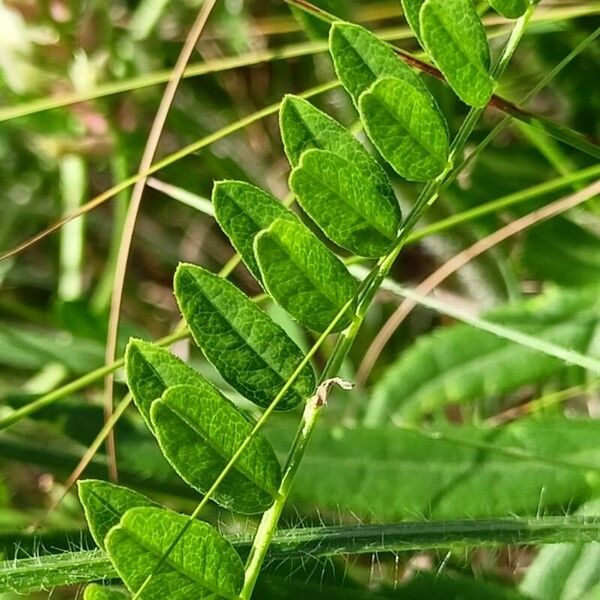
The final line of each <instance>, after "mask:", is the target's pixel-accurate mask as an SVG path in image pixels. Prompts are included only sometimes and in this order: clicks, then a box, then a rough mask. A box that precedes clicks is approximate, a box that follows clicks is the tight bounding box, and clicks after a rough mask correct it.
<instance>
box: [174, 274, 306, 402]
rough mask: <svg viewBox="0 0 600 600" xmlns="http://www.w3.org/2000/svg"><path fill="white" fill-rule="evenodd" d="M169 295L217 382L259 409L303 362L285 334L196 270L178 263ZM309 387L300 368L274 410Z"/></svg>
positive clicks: (231, 289)
mask: <svg viewBox="0 0 600 600" xmlns="http://www.w3.org/2000/svg"><path fill="white" fill-rule="evenodd" d="M175 296H176V298H177V302H178V303H179V307H180V309H181V312H182V314H183V316H184V317H185V320H186V321H187V323H188V326H189V328H190V331H191V332H192V335H193V336H194V339H195V340H196V343H197V344H198V346H200V348H201V349H202V351H203V352H204V354H205V356H206V358H207V359H208V360H209V361H210V362H211V363H212V364H213V365H214V366H215V368H216V369H217V371H219V373H220V374H221V376H222V377H223V379H225V381H227V382H228V383H229V384H230V385H231V386H232V387H234V388H235V389H236V390H237V391H238V392H239V393H240V394H242V395H243V396H245V397H246V398H247V399H248V400H250V401H252V402H254V403H256V404H258V405H259V406H262V407H265V408H266V407H267V406H269V404H270V403H271V402H272V401H273V399H274V398H275V396H276V395H277V393H278V392H279V390H281V388H282V387H283V386H284V384H285V382H286V381H287V380H288V379H289V377H290V376H291V375H292V374H293V373H294V371H295V370H296V368H297V367H298V365H299V364H300V363H301V361H302V359H303V356H304V355H303V353H302V351H301V350H300V348H298V346H296V344H295V343H294V342H293V341H292V340H291V339H290V338H289V337H288V335H287V334H286V333H285V331H284V330H283V329H282V328H281V327H279V325H277V324H276V323H275V322H274V321H273V320H272V319H271V318H270V317H268V316H267V315H266V314H265V313H264V312H263V311H262V310H261V309H260V308H258V306H256V305H255V304H254V303H253V302H251V301H250V299H249V298H248V297H247V296H246V295H245V294H244V293H242V292H241V291H240V290H238V289H237V288H236V287H235V286H234V285H233V284H231V283H230V282H228V281H225V280H224V279H223V278H221V277H218V276H217V275H214V274H213V273H210V272H209V271H207V270H205V269H203V268H202V267H197V266H194V265H190V264H180V265H179V267H178V268H177V271H176V273H175ZM314 389H315V375H314V372H313V370H312V368H311V367H310V365H306V367H305V368H304V369H302V371H301V373H300V375H299V376H298V377H297V378H296V381H295V382H294V383H293V385H292V386H291V387H290V389H289V390H288V391H287V392H286V393H285V395H284V396H283V398H282V399H281V402H280V403H279V405H278V409H279V410H288V409H291V408H294V407H295V406H297V405H298V404H300V403H301V402H303V401H304V400H305V399H307V398H309V397H310V396H311V395H312V393H313V391H314Z"/></svg>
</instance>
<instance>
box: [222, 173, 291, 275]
mask: <svg viewBox="0 0 600 600" xmlns="http://www.w3.org/2000/svg"><path fill="white" fill-rule="evenodd" d="M212 202H213V204H214V207H215V213H216V217H217V221H218V222H219V225H220V226H221V229H223V231H224V232H225V233H226V234H227V236H228V237H229V239H230V240H231V243H232V244H233V247H234V248H235V249H236V250H237V251H238V252H239V253H240V256H241V257H242V260H243V261H244V263H245V264H246V266H247V267H248V269H249V270H250V272H251V273H252V275H254V277H256V279H258V280H259V281H260V277H261V276H260V270H259V268H258V264H257V263H256V259H255V258H254V249H253V247H252V242H253V241H254V237H255V236H256V234H257V233H258V232H259V231H261V230H262V229H266V228H267V227H269V225H271V223H273V221H274V220H275V219H288V220H292V221H295V220H296V218H295V217H294V215H293V213H292V212H291V211H289V210H288V209H287V208H285V206H283V205H282V204H281V202H279V201H278V200H277V199H276V198H274V197H273V196H271V194H267V192H264V191H263V190H261V189H260V188H258V187H256V186H254V185H251V184H249V183H245V182H243V181H217V182H216V183H215V185H214V187H213V193H212Z"/></svg>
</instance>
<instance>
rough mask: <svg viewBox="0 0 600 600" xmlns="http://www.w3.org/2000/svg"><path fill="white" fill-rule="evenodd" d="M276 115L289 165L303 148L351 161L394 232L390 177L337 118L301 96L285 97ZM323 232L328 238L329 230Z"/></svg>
mask: <svg viewBox="0 0 600 600" xmlns="http://www.w3.org/2000/svg"><path fill="white" fill-rule="evenodd" d="M279 118H280V128H281V137H282V139H283V145H284V148H285V153H286V155H287V157H288V159H289V161H290V164H291V165H292V167H297V166H298V164H299V163H300V159H301V157H302V155H303V154H304V153H305V152H306V151H307V150H328V151H330V152H332V153H333V154H335V155H336V156H338V157H340V158H341V159H343V160H345V161H347V162H349V163H351V164H352V165H353V167H354V168H355V169H356V170H358V171H360V172H361V183H362V182H364V185H365V186H367V188H368V189H369V190H375V193H376V194H377V195H378V200H377V202H378V205H379V209H378V210H379V211H380V212H381V213H382V215H385V216H384V218H385V220H386V222H387V223H388V224H389V228H390V230H392V229H393V230H394V232H395V231H397V229H398V227H399V225H400V220H401V217H402V215H401V213H400V206H399V205H398V201H397V200H396V196H395V195H394V190H393V189H392V185H391V183H390V180H389V179H388V177H387V175H386V173H385V171H384V170H383V168H382V167H381V165H380V164H379V163H378V162H377V161H376V160H375V159H374V158H373V157H372V156H371V155H370V154H369V153H368V152H367V151H366V150H365V148H364V147H363V146H362V144H361V143H360V142H359V141H358V140H357V139H356V138H354V137H353V136H352V135H351V134H350V133H349V132H348V131H347V130H346V129H345V128H344V127H342V126H341V125H340V124H339V123H338V122H337V121H335V120H334V119H332V118H331V117H329V116H328V115H326V114H325V113H323V112H321V111H320V110H318V109H316V108H315V107H314V106H313V105H312V104H310V103H309V102H307V101H306V100H303V99H302V98H297V97H294V96H286V98H285V99H284V101H283V103H282V106H281V112H280V116H279ZM309 214H310V213H309ZM310 216H311V218H313V220H315V222H316V223H318V224H319V226H321V224H320V223H319V221H318V220H317V219H318V217H319V214H318V213H316V214H312V215H310ZM325 233H326V235H328V236H329V237H331V236H330V234H329V232H327V231H325ZM394 235H395V234H394ZM332 239H333V238H332ZM334 241H335V240H334Z"/></svg>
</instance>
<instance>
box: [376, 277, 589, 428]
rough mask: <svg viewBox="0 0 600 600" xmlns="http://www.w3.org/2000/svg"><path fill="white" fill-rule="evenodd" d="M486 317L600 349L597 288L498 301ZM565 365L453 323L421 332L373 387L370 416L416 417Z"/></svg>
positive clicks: (513, 387) (541, 377)
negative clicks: (596, 344) (510, 302)
mask: <svg viewBox="0 0 600 600" xmlns="http://www.w3.org/2000/svg"><path fill="white" fill-rule="evenodd" d="M487 318H488V320H490V321H493V322H497V323H500V324H502V325H505V326H507V327H510V328H511V329H514V330H516V331H523V332H525V333H528V334H530V335H536V336H537V337H539V338H541V339H544V340H547V341H550V342H553V343H556V344H560V345H561V346H563V347H565V348H570V349H573V350H575V351H578V352H580V353H582V354H590V355H592V356H598V355H599V353H600V348H598V347H594V346H593V339H594V338H593V336H594V332H595V330H596V328H597V326H598V322H599V312H598V288H594V287H592V288H588V289H586V288H577V289H576V290H573V291H562V292H557V291H555V292H554V293H548V294H546V295H545V296H540V297H537V298H535V299H533V300H528V301H525V302H521V303H519V304H514V305H509V306H506V307H503V308H500V309H496V310H495V311H493V312H492V313H489V314H488V315H487ZM566 368H567V366H566V365H565V363H564V362H563V361H561V360H559V359H557V358H554V357H551V356H549V355H546V354H542V353H540V352H535V351H534V350H530V349H527V348H525V347H524V346H520V345H517V344H513V343H511V342H509V341H507V340H504V339H501V338H499V337H496V336H495V335H492V334H490V333H487V332H485V331H481V330H479V329H476V328H474V327H472V326H469V325H453V326H450V327H445V328H443V329H441V330H438V331H434V332H433V333H432V334H430V335H427V336H422V337H421V338H420V339H419V341H417V343H416V344H415V345H414V346H412V347H411V348H409V349H408V350H407V351H406V352H404V353H403V354H402V355H401V356H400V357H398V360H397V362H396V363H394V364H392V366H391V367H389V368H388V370H387V372H386V374H385V375H384V376H383V377H382V378H381V379H380V381H379V382H378V384H377V385H376V386H375V388H374V392H373V397H372V399H371V402H370V404H369V409H368V412H367V415H366V417H365V419H366V422H367V423H368V424H370V425H374V424H377V423H382V422H386V421H388V420H390V419H396V420H397V419H407V420H413V419H418V418H420V417H421V416H423V415H424V414H426V413H428V412H430V411H433V410H436V409H438V408H440V407H443V406H445V405H447V404H452V403H466V402H473V401H475V400H479V399H484V398H493V397H496V396H502V395H505V394H509V393H512V392H516V391H518V390H519V389H520V388H521V387H523V386H525V385H529V384H536V383H538V382H545V381H547V380H548V379H549V378H551V377H554V376H558V375H561V374H563V373H564V372H565V369H566Z"/></svg>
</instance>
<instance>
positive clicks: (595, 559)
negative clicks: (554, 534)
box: [519, 499, 600, 600]
mask: <svg viewBox="0 0 600 600" xmlns="http://www.w3.org/2000/svg"><path fill="white" fill-rule="evenodd" d="M599 513H600V502H599V501H598V500H597V499H596V500H592V501H591V502H588V503H586V504H584V505H583V506H582V507H580V508H579V510H578V511H577V514H578V515H582V516H586V517H593V516H596V515H598V514H599ZM519 589H520V590H521V591H522V592H523V593H524V594H526V596H527V597H528V598H533V599H534V600H568V599H572V600H576V599H584V600H594V599H597V598H599V597H600V594H599V592H600V543H599V542H597V541H595V542H590V543H587V544H554V545H552V546H548V547H546V548H542V550H541V551H540V553H539V554H538V555H537V556H536V558H535V560H534V561H533V563H532V564H531V565H530V567H529V568H528V569H527V572H526V573H525V577H524V579H523V581H522V582H521V585H520V586H519Z"/></svg>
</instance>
